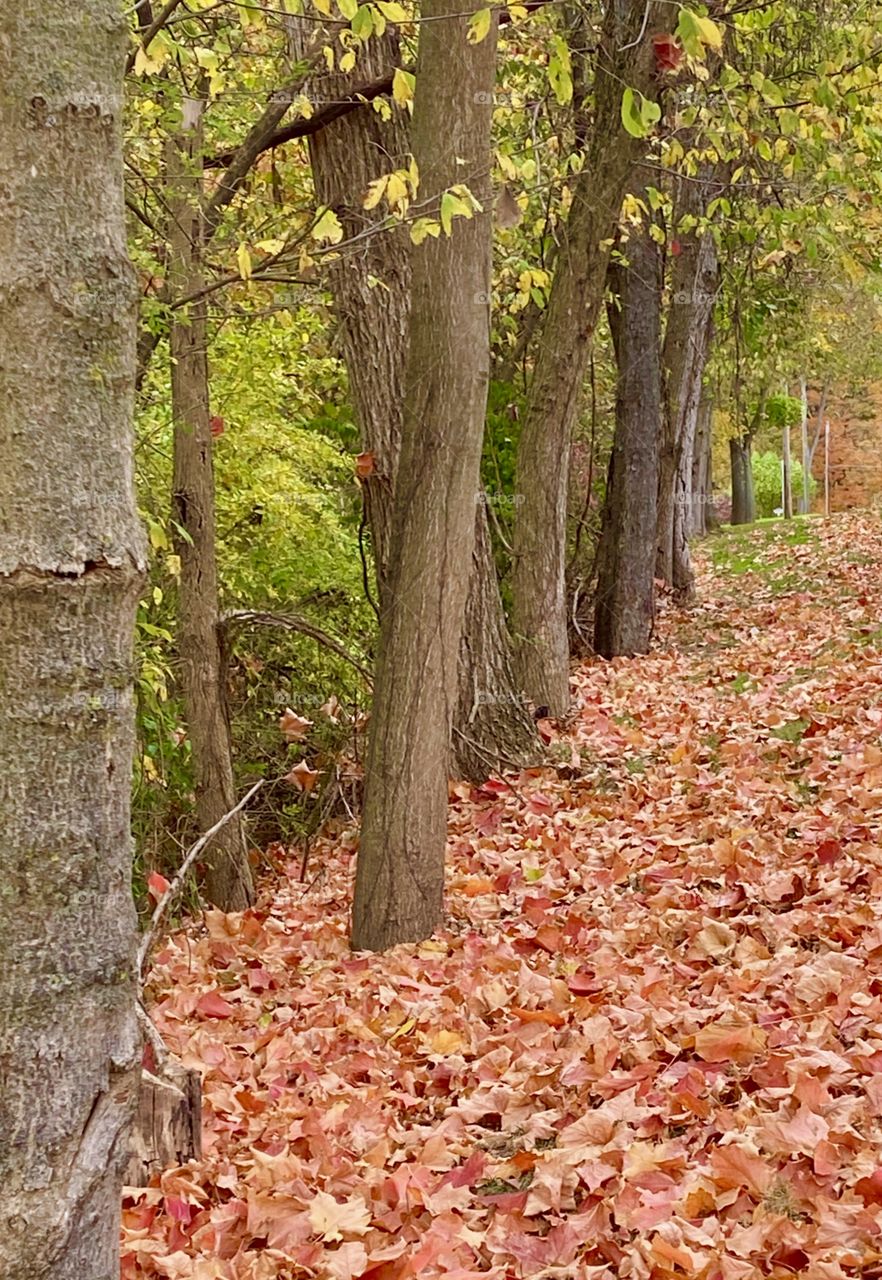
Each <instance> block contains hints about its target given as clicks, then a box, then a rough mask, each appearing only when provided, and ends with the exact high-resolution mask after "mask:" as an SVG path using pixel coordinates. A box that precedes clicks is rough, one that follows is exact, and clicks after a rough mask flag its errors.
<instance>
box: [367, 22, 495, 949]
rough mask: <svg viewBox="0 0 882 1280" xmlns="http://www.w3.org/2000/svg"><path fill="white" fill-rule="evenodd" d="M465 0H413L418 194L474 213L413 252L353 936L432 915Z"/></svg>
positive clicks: (475, 467)
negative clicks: (452, 201)
mask: <svg viewBox="0 0 882 1280" xmlns="http://www.w3.org/2000/svg"><path fill="white" fill-rule="evenodd" d="M469 11H470V6H469V5H468V4H467V5H465V6H463V4H462V0H424V4H423V9H422V18H423V24H422V26H421V33H420V58H419V67H418V72H417V82H416V97H415V103H414V117H413V153H414V158H415V159H416V162H417V165H418V167H419V173H420V201H421V203H424V204H425V203H426V202H428V207H429V208H437V206H438V204H439V202H440V197H441V195H442V193H443V192H444V191H445V190H447V189H448V188H449V187H451V186H453V185H455V184H457V183H460V182H463V181H464V180H465V179H467V180H468V182H469V184H470V186H471V188H472V190H473V194H474V195H475V196H476V197H477V199H478V200H480V201H481V203H482V204H483V207H484V212H483V213H476V214H475V215H474V216H473V218H471V219H469V220H466V219H457V221H456V222H455V224H454V225H453V227H452V229H451V234H450V235H442V236H441V237H440V238H439V239H437V240H436V239H433V238H431V237H429V238H427V239H426V240H425V241H424V242H423V243H422V244H421V245H419V246H418V247H417V248H415V250H414V254H413V302H412V306H411V313H410V347H409V354H408V361H407V372H406V377H405V388H404V416H403V421H402V450H401V461H400V466H399V471H398V477H397V482H396V486H395V501H394V508H393V538H392V556H391V561H390V565H389V582H388V601H389V604H388V607H387V608H386V609H385V610H384V613H383V617H382V622H381V628H380V642H379V652H378V658H377V672H376V680H375V684H374V704H373V712H372V716H371V732H370V740H369V746H368V757H367V769H366V785H365V803H364V816H363V820H362V834H361V846H360V850H359V855H358V868H357V873H356V884H355V902H354V906H353V923H352V945H353V947H356V948H369V949H371V950H381V949H383V948H385V947H388V946H392V945H393V944H394V943H396V942H404V941H410V940H415V939H419V938H423V937H426V936H427V935H428V934H430V933H431V932H432V930H433V929H434V928H435V926H436V925H437V924H438V922H439V920H440V918H441V910H442V896H443V882H444V851H445V844H446V837H447V777H448V774H447V766H448V760H449V745H450V735H451V731H452V727H453V715H454V710H455V705H456V697H457V657H458V653H459V646H460V640H461V635H462V623H463V612H464V608H465V601H466V589H467V583H468V574H469V564H470V561H471V557H472V551H473V545H474V531H475V495H476V494H477V492H478V490H479V488H480V464H481V442H482V438H483V431H484V417H485V414H486V409H487V386H488V377H489V365H490V326H489V305H488V299H489V293H490V271H491V251H492V228H491V222H490V215H489V212H488V209H489V198H488V197H489V192H488V190H487V188H488V180H487V175H488V173H489V168H490V131H491V119H492V98H493V82H494V67H495V54H496V32H495V20H493V19H491V31H490V33H489V34H488V35H487V36H486V37H485V39H484V40H482V41H480V42H479V43H477V44H470V43H469V42H468V41H467V39H466V35H467V32H468V30H469V23H468V16H469Z"/></svg>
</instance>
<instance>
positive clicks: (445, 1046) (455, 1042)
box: [430, 1031, 465, 1054]
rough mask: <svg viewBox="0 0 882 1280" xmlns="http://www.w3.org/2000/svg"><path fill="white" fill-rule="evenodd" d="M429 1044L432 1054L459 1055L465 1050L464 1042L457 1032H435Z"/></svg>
mask: <svg viewBox="0 0 882 1280" xmlns="http://www.w3.org/2000/svg"><path fill="white" fill-rule="evenodd" d="M430 1043H431V1046H432V1052H433V1053H445V1054H446V1053H459V1051H460V1050H461V1049H464V1048H465V1040H463V1038H462V1036H461V1035H460V1034H459V1032H458V1031H436V1033H435V1035H433V1036H432V1039H431V1041H430Z"/></svg>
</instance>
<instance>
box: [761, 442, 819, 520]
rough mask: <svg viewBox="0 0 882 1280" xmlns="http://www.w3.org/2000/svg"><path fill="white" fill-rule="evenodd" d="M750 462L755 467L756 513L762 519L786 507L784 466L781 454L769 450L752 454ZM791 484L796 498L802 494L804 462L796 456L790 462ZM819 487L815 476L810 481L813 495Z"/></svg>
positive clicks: (810, 489)
mask: <svg viewBox="0 0 882 1280" xmlns="http://www.w3.org/2000/svg"><path fill="white" fill-rule="evenodd" d="M750 464H751V467H752V469H753V490H754V497H755V499H756V514H757V516H758V517H759V518H760V519H769V518H770V517H771V516H773V515H776V514H779V513H780V512H781V511H782V510H783V508H784V501H783V491H782V467H783V463H782V461H781V458H780V456H779V455H778V454H777V453H774V452H773V451H772V450H769V451H768V452H766V453H754V454H752V455H751V459H750ZM790 486H791V490H792V492H793V495H794V499H796V498H798V497H799V496H800V495H801V494H802V463H801V462H799V461H798V460H797V459H796V458H794V459H793V460H792V461H791V464H790ZM817 488H818V485H817V481H816V480H815V478H814V476H812V477H811V479H810V482H809V492H810V493H811V495H812V496H814V494H815V493H816V491H817Z"/></svg>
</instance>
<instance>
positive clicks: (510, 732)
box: [290, 18, 539, 782]
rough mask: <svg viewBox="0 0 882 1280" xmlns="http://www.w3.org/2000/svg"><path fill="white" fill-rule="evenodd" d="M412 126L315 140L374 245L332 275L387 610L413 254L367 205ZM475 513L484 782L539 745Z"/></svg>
mask: <svg viewBox="0 0 882 1280" xmlns="http://www.w3.org/2000/svg"><path fill="white" fill-rule="evenodd" d="M290 31H291V42H292V52H293V54H294V56H295V57H298V56H302V55H303V53H304V51H305V50H306V49H307V48H308V47H309V41H310V40H311V39H314V36H315V24H314V23H307V22H305V21H304V20H302V19H297V18H293V19H291V23H290ZM399 62H400V54H399V48H398V39H397V36H396V35H395V34H394V32H393V30H392V29H390V30H389V31H387V32H386V33H385V34H384V35H383V36H381V37H374V38H373V39H371V40H370V41H368V43H367V44H366V45H365V46H364V48H363V49H361V50H360V51H359V58H358V63H357V65H356V68H355V70H354V71H353V72H351V73H350V74H349V75H341V74H340V73H338V72H330V73H323V74H321V75H316V76H315V77H313V79H312V80H311V81H310V85H309V92H310V94H311V96H312V97H313V99H314V100H316V101H317V103H318V104H319V106H320V108H321V106H324V105H327V104H329V103H334V102H337V101H339V100H340V99H343V98H346V97H347V96H348V95H349V94H351V93H352V91H353V86H354V85H357V84H359V83H369V82H373V81H377V80H379V79H382V78H383V77H391V75H392V72H393V71H394V69H395V67H396V66H398V65H399ZM408 120H409V117H408V116H407V113H406V112H404V111H401V110H399V109H397V108H394V107H393V108H392V111H391V115H390V116H389V117H388V118H384V116H383V115H381V114H380V113H379V112H377V111H376V110H375V109H374V107H373V106H372V105H370V104H366V105H364V106H361V107H359V108H358V109H357V110H355V111H352V112H350V113H349V114H348V115H346V116H344V117H343V118H341V119H339V120H336V121H333V122H332V123H331V124H328V125H326V126H325V128H323V129H322V130H321V131H320V132H318V133H316V134H314V135H313V136H311V137H310V139H309V158H310V165H311V168H312V174H313V181H314V183H315V192H316V196H317V198H318V200H319V201H320V202H321V203H322V204H327V205H329V206H330V207H331V208H332V209H333V210H334V211H335V212H336V214H337V216H338V217H339V219H340V223H341V225H342V227H343V230H344V234H345V236H346V239H347V240H349V239H352V238H354V237H357V236H361V237H362V238H361V239H360V240H359V241H358V243H356V244H353V245H352V246H351V247H350V248H349V249H347V250H345V251H344V253H343V255H342V256H341V258H340V259H338V260H337V261H336V262H335V263H334V264H333V265H332V266H331V268H330V271H329V277H330V286H331V291H332V294H333V298H334V308H335V311H336V314H337V320H338V323H339V336H340V345H341V349H342V353H343V358H344V361H345V363H346V369H347V373H348V376H349V388H350V392H351V395H352V401H353V406H354V409H355V416H356V419H357V421H358V427H359V433H360V436H361V446H362V448H363V449H364V450H365V451H367V452H370V453H372V454H373V455H374V463H375V469H374V473H373V475H371V476H369V477H367V478H365V479H364V480H362V482H361V484H362V493H363V495H364V504H365V513H366V516H367V521H368V526H369V528H370V533H371V542H372V546H373V551H374V561H375V565H376V575H377V588H378V596H379V599H380V601H381V603H382V601H383V600H384V597H385V595H386V590H387V584H386V577H387V566H388V563H389V557H390V540H391V534H392V495H393V488H394V483H395V476H396V473H397V470H398V458H399V453H400V449H401V418H402V412H403V403H404V377H405V368H406V364H407V349H408V340H409V318H410V304H411V283H412V282H411V253H412V247H411V243H410V235H409V232H408V229H407V227H406V226H400V227H391V228H390V227H388V226H384V223H386V222H387V213H386V211H385V207H384V206H380V207H379V208H377V209H373V210H365V208H364V204H363V201H364V196H365V193H366V192H367V190H368V187H369V186H370V184H371V182H373V181H374V180H375V179H376V178H379V177H381V176H382V175H384V174H387V173H389V172H391V171H392V170H393V169H395V168H403V167H406V164H407V160H408V158H409V154H410V129H409V125H408ZM380 228H382V230H380ZM366 232H369V233H370V234H367V235H365V233H366ZM475 505H476V511H475V524H476V527H475V550H474V554H473V559H472V569H471V577H470V580H469V591H468V600H467V605H466V622H465V625H464V627H463V637H462V642H461V645H460V659H459V698H458V704H457V710H456V714H455V717H454V731H453V738H452V741H451V754H452V768H453V771H454V772H455V773H456V774H457V776H462V777H467V778H470V779H471V780H473V781H476V782H483V781H484V780H485V779H486V778H487V776H488V775H489V774H490V773H491V772H498V771H500V770H503V769H505V768H507V767H510V765H511V764H512V763H514V764H516V765H521V764H525V763H526V762H527V761H528V760H530V759H532V758H534V757H535V756H536V755H537V753H538V751H539V743H538V738H537V735H536V728H535V725H534V723H533V719H532V717H531V715H530V713H529V710H528V708H527V706H526V704H525V702H524V699H523V698H522V697H521V696H520V694H519V693H518V689H517V685H516V683H515V675H514V669H513V657H512V645H511V638H510V636H509V634H508V628H507V625H506V620H505V614H504V611H503V607H502V599H501V597H500V593H499V584H498V581H497V577H496V565H495V563H494V560H493V549H492V544H491V541H490V530H489V527H488V523H487V510H486V507H485V505H484V504H483V502H482V501H480V500H478V501H476V504H475Z"/></svg>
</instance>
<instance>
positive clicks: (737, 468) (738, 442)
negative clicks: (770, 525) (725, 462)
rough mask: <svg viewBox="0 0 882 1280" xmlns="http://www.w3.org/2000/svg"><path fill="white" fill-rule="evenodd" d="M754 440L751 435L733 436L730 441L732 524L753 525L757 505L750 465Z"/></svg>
mask: <svg viewBox="0 0 882 1280" xmlns="http://www.w3.org/2000/svg"><path fill="white" fill-rule="evenodd" d="M751 445H752V440H751V437H750V436H749V435H744V436H733V437H732V438H731V440H730V441H729V461H730V462H731V465H732V524H753V522H754V520H755V519H756V503H755V501H754V496H753V471H752V469H751V465H750V453H751Z"/></svg>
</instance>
